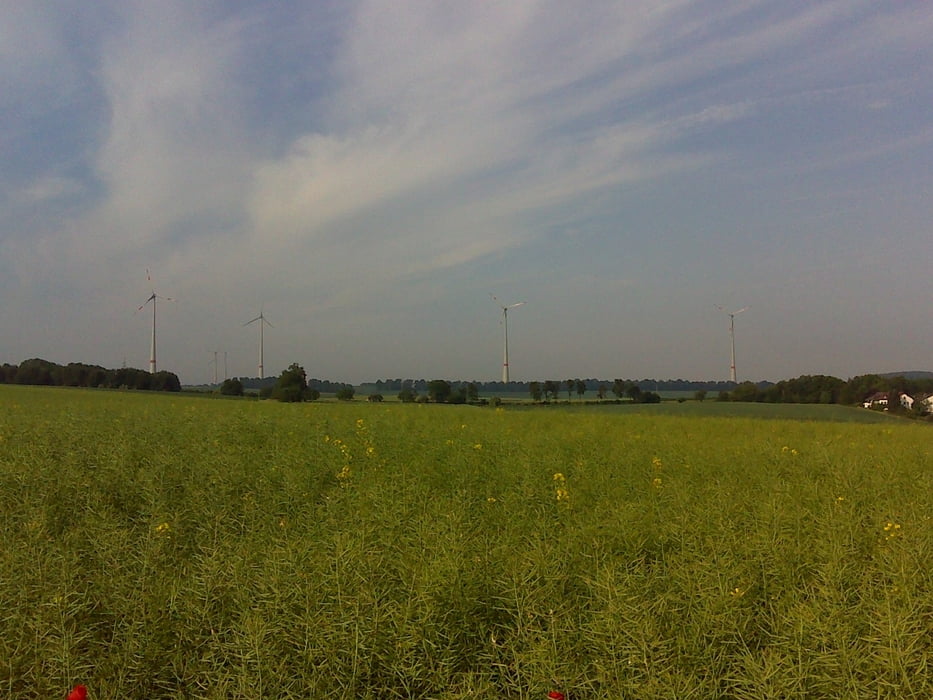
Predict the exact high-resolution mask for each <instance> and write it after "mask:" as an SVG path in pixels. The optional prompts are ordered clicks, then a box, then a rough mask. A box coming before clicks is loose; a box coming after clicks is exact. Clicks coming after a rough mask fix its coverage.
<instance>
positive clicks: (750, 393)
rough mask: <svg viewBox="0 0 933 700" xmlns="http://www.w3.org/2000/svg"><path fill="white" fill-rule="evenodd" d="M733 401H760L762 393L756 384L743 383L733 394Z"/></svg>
mask: <svg viewBox="0 0 933 700" xmlns="http://www.w3.org/2000/svg"><path fill="white" fill-rule="evenodd" d="M731 400H732V401H760V400H761V393H760V392H759V390H758V387H757V386H755V383H754V382H742V383H741V384H739V385H738V386H737V387H735V389H733V390H732V392H731Z"/></svg>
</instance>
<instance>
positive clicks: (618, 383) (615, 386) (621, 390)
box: [612, 379, 625, 399]
mask: <svg viewBox="0 0 933 700" xmlns="http://www.w3.org/2000/svg"><path fill="white" fill-rule="evenodd" d="M612 393H613V394H615V395H616V398H617V399H621V398H622V397H623V396H625V380H624V379H615V380H613V382H612Z"/></svg>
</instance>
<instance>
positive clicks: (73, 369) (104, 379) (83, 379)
mask: <svg viewBox="0 0 933 700" xmlns="http://www.w3.org/2000/svg"><path fill="white" fill-rule="evenodd" d="M0 384H31V385H38V386H77V387H90V388H102V389H139V390H144V391H181V382H179V381H178V376H177V375H176V374H175V373H174V372H164V371H162V372H156V373H155V374H152V373H150V372H146V371H145V370H141V369H136V368H134V367H121V368H120V369H105V368H104V367H100V366H99V365H86V364H83V363H80V362H70V363H68V364H67V365H59V364H56V363H55V362H49V361H48V360H43V359H40V358H38V357H34V358H32V359H29V360H24V361H23V362H21V363H20V364H19V365H13V364H8V363H5V364H3V365H0Z"/></svg>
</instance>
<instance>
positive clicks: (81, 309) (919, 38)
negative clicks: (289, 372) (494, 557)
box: [0, 0, 933, 383]
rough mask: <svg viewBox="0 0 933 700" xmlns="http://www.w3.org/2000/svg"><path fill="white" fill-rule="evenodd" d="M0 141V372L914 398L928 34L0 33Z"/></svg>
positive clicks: (681, 22) (555, 20)
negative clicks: (699, 382)
mask: <svg viewBox="0 0 933 700" xmlns="http://www.w3.org/2000/svg"><path fill="white" fill-rule="evenodd" d="M0 124H2V129H0V210H2V216H0V296H2V299H3V303H2V304H0V329H2V331H0V362H3V361H5V362H14V363H18V362H21V361H22V360H24V359H27V358H30V357H43V358H46V359H49V360H52V361H55V362H59V363H67V362H72V361H80V362H90V363H96V364H102V365H104V366H107V367H119V366H121V365H122V364H123V363H124V362H125V363H126V364H127V365H130V366H136V367H142V368H146V367H148V360H149V334H150V326H151V314H150V312H149V310H148V309H146V310H144V311H143V312H141V313H137V312H136V309H137V307H138V306H139V305H140V304H142V303H143V302H145V301H146V299H147V297H149V295H150V294H151V293H152V292H153V290H155V291H156V292H157V293H158V294H160V295H163V296H166V297H172V298H173V299H175V301H171V302H169V301H162V302H159V305H158V307H157V310H158V361H159V369H167V370H171V371H174V372H176V373H177V374H178V375H179V377H180V378H181V380H182V382H184V383H198V382H203V381H208V380H210V379H211V378H212V376H213V367H212V366H211V361H212V359H213V353H214V351H218V352H220V353H221V355H220V357H223V353H226V355H227V371H228V373H229V374H230V375H231V376H236V375H242V376H255V375H256V374H257V372H258V370H257V363H258V354H259V353H258V345H259V342H258V341H259V337H258V336H259V334H258V328H257V326H256V324H254V325H252V326H250V327H248V328H247V327H244V326H243V324H244V322H246V321H249V320H250V319H251V318H253V317H255V316H256V315H257V314H258V313H259V312H260V310H263V312H264V314H265V315H266V317H267V318H268V319H269V320H270V321H271V323H272V324H273V327H271V328H269V327H267V328H266V334H265V370H266V374H278V372H279V371H281V369H283V368H284V367H286V366H287V365H288V364H289V363H291V362H299V363H301V364H302V365H304V366H305V368H306V369H307V371H308V374H309V375H311V376H315V377H321V378H328V379H334V380H340V381H352V382H360V381H366V380H375V379H379V378H394V377H425V378H433V377H445V378H449V379H461V378H462V379H480V380H482V379H497V378H498V377H499V375H500V364H501V352H502V351H501V347H502V326H501V325H500V323H499V321H500V317H501V312H500V311H499V310H497V308H496V306H495V304H494V302H493V301H492V299H491V298H490V294H495V295H496V296H498V297H499V298H500V299H502V300H504V301H506V302H515V301H527V305H525V306H523V307H521V308H518V309H516V310H515V311H514V312H512V313H510V315H509V341H510V353H511V358H510V359H511V365H512V378H513V379H524V380H527V379H548V378H565V377H577V376H579V377H600V378H609V379H611V378H614V377H626V378H645V377H655V378H686V379H728V377H729V318H728V316H726V314H724V313H723V312H721V311H719V310H717V309H716V307H715V305H716V304H721V305H723V306H725V307H726V309H727V310H736V309H739V308H741V307H744V306H749V307H750V308H749V310H748V311H746V312H745V313H743V314H741V315H738V316H736V318H735V321H736V353H737V365H738V375H739V379H740V380H741V379H754V380H760V379H770V380H778V379H783V378H789V377H795V376H798V375H801V374H833V375H836V376H839V377H843V378H846V377H849V376H854V375H856V374H861V373H865V372H873V371H879V372H883V371H895V370H912V369H927V370H929V369H933V323H931V319H933V313H931V308H933V223H931V222H933V196H931V192H933V7H931V6H930V4H929V3H927V2H920V1H917V2H912V1H910V0H905V1H904V2H896V3H885V2H876V1H874V0H862V1H860V0H826V1H824V2H819V3H813V2H810V1H809V0H782V1H781V2H774V1H773V0H768V1H761V2H757V1H755V0H742V1H741V2H740V1H732V0H709V1H704V0H699V1H693V2H688V1H686V0H663V1H662V0H644V1H642V0H620V1H618V2H602V1H598V0H594V1H593V2H585V3H571V2H566V0H510V1H509V2H497V3H493V2H485V1H480V0H476V1H473V0H470V1H464V0H457V1H443V0H441V1H438V0H404V1H402V2H399V1H398V0H335V1H334V2H330V1H329V0H304V1H303V2H297V1H295V2H289V1H283V2H276V3H267V2H259V1H258V0H236V1H231V0H225V1H224V2H199V3H191V2H186V1H183V0H177V1H175V0H160V1H159V2H152V1H151V0H137V1H133V0H119V1H113V2H107V1H101V2H94V3H87V2H84V0H73V1H69V0H64V1H63V2H55V3H45V2H19V1H17V0H0ZM147 270H149V271H151V278H152V279H151V283H150V281H149V280H147Z"/></svg>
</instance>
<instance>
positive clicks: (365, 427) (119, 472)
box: [0, 386, 933, 700]
mask: <svg viewBox="0 0 933 700" xmlns="http://www.w3.org/2000/svg"><path fill="white" fill-rule="evenodd" d="M0 403H2V405H3V407H4V411H3V412H2V413H0V530H2V532H4V537H5V541H4V547H2V548H0V572H2V573H0V601H3V611H4V614H3V615H2V616H0V688H2V689H3V690H2V693H0V694H2V695H3V697H11V698H12V697H37V698H39V697H42V698H44V697H49V698H63V697H65V695H66V694H67V691H68V689H70V688H71V687H72V686H73V685H74V684H75V683H84V684H86V685H87V686H88V687H89V691H90V692H89V697H93V698H94V699H95V700H98V699H100V700H116V699H117V698H149V697H192V698H222V697H256V698H260V697H280V698H318V697H333V698H382V697H394V698H406V697H436V698H446V699H453V698H468V697H469V698H481V699H487V698H488V699H490V700H492V699H498V698H524V697H529V698H536V697H540V698H543V697H546V696H547V693H548V692H549V691H551V690H559V691H561V692H563V693H565V694H566V696H567V697H569V698H597V699H606V700H610V699H612V700H614V699H617V698H681V697H696V698H719V697H727V698H748V699H751V698H766V697H771V698H810V697H813V698H822V697H863V696H865V697H868V696H870V697H873V698H875V697H881V698H892V699H894V698H914V697H916V698H921V697H930V696H931V695H933V676H931V674H929V673H928V669H929V663H930V658H931V656H933V646H931V642H930V623H929V619H930V615H931V613H933V601H931V591H933V521H931V520H930V518H929V513H930V511H931V509H933V475H931V472H930V469H929V464H928V462H929V459H928V454H927V453H928V452H929V447H928V446H929V437H930V436H929V426H928V425H921V424H917V423H913V422H907V421H899V420H893V419H886V417H885V416H881V415H877V414H872V413H871V412H869V411H861V410H855V409H851V410H849V411H848V412H850V413H852V414H854V415H859V416H862V415H866V416H872V417H874V418H875V419H877V420H882V421H883V422H882V423H880V424H878V425H858V424H843V423H828V422H815V421H813V420H810V421H789V420H770V421H764V420H757V419H750V418H749V419H745V418H717V417H707V418H697V417H688V416H686V415H661V414H659V413H657V412H658V411H662V410H665V408H666V407H667V406H668V404H665V405H663V406H629V405H626V406H620V407H614V406H613V407H610V406H594V407H592V409H591V410H590V409H587V408H586V407H582V406H581V407H579V408H578V407H577V406H576V404H575V405H574V406H573V407H572V409H571V408H568V409H567V410H548V411H543V410H524V411H523V410H511V409H509V408H504V409H501V410H493V411H478V410H476V409H475V408H470V407H448V408H445V410H436V409H434V408H432V407H431V406H424V407H422V408H421V409H419V410H410V408H411V407H405V406H399V405H392V404H383V405H368V404H366V403H360V402H357V403H354V404H338V403H331V404H323V405H316V406H308V405H298V406H280V405H278V404H275V403H258V402H249V401H204V400H201V399H198V398H193V397H186V396H178V395H172V396H168V395H158V394H157V395H145V394H140V393H127V392H119V393H117V392H90V391H61V390H57V389H32V388H25V387H18V386H4V387H0ZM691 408H693V409H696V410H697V411H699V410H703V411H711V410H714V409H722V410H731V411H739V410H745V411H753V410H754V411H765V410H767V411H771V412H772V414H773V413H774V412H778V411H790V410H791V409H800V408H803V409H805V410H807V411H813V412H814V415H818V414H823V413H827V412H829V411H835V412H838V411H845V410H846V409H843V408H841V407H837V406H819V405H813V406H809V407H793V406H788V407H781V406H767V405H762V404H744V405H738V404H717V403H715V402H707V403H706V404H705V405H700V404H698V403H694V402H687V403H685V404H682V405H677V404H673V403H671V404H670V410H672V411H684V410H689V409H691ZM827 414H828V413H827ZM50 435H54V436H55V440H49V436H50ZM558 476H559V478H558ZM866 689H867V690H866Z"/></svg>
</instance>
